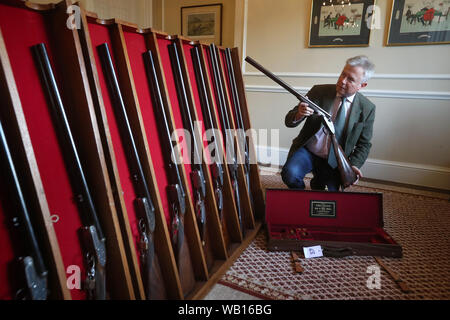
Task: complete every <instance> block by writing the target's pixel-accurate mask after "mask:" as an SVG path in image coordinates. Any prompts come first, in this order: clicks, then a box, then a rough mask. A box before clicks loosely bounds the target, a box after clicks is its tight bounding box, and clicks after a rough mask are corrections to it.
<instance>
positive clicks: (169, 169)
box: [142, 50, 195, 296]
mask: <svg viewBox="0 0 450 320" xmlns="http://www.w3.org/2000/svg"><path fill="white" fill-rule="evenodd" d="M142 56H143V59H144V64H145V69H146V73H147V81H148V84H149V87H150V92H151V97H152V101H153V110H154V112H155V117H156V122H157V126H158V134H159V135H160V139H159V141H160V143H161V144H162V149H163V151H166V152H163V157H164V165H165V169H166V170H165V172H166V175H167V178H168V182H169V185H168V186H167V188H166V191H167V196H168V200H169V207H170V210H171V218H172V222H171V239H172V246H173V248H174V251H175V259H176V261H177V265H178V273H179V275H180V282H181V287H182V290H183V293H184V295H185V296H186V295H187V294H189V292H191V291H192V289H193V288H194V285H195V277H194V274H193V269H192V262H191V258H190V252H189V247H188V245H187V241H186V235H185V232H184V216H185V213H186V192H185V190H184V188H183V181H182V179H181V173H180V171H179V168H178V163H179V162H178V159H179V156H178V153H177V152H176V150H175V146H174V145H173V141H172V135H171V126H170V124H169V118H168V114H169V110H168V102H167V100H166V99H165V98H163V95H162V91H161V85H160V82H159V78H158V73H157V71H156V66H155V60H154V58H153V53H152V51H151V50H149V51H146V52H144V53H143V55H142ZM166 108H167V109H166Z"/></svg>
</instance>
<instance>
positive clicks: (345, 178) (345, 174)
mask: <svg viewBox="0 0 450 320" xmlns="http://www.w3.org/2000/svg"><path fill="white" fill-rule="evenodd" d="M245 61H247V62H248V63H249V64H251V65H252V66H253V67H255V68H256V69H258V70H259V71H261V72H262V73H263V74H265V75H266V76H268V77H269V78H270V79H272V80H273V81H275V82H276V83H278V84H279V85H280V86H282V87H283V88H284V89H286V90H287V91H288V92H289V93H291V94H293V95H294V96H295V97H296V98H297V99H299V100H300V101H302V102H305V103H307V104H308V105H309V107H310V108H311V109H313V110H314V111H315V112H316V113H318V114H319V115H320V116H322V121H323V123H324V126H325V127H326V128H327V130H328V131H329V132H330V136H331V142H332V145H333V148H334V152H335V155H336V160H337V165H338V170H339V173H340V176H341V185H342V186H343V188H344V189H345V188H347V187H349V186H351V185H352V184H353V183H355V181H356V180H357V176H356V174H355V172H354V171H353V169H352V166H351V164H350V161H349V160H348V158H347V156H346V155H345V153H344V150H342V147H341V146H340V145H339V143H338V141H337V139H336V136H335V134H334V125H333V122H332V121H331V115H330V114H329V113H328V112H326V111H325V110H323V109H322V108H320V107H319V106H318V105H317V104H315V103H314V102H312V101H311V100H309V99H308V98H307V97H305V96H303V95H302V94H300V93H298V92H297V91H296V90H295V89H294V88H292V87H291V86H290V85H289V84H287V83H286V82H284V81H283V80H281V79H280V78H278V77H277V76H276V75H274V74H273V73H272V72H270V71H269V70H267V69H266V68H264V67H263V66H262V65H260V64H259V63H258V62H256V61H255V60H253V59H252V58H251V57H246V58H245Z"/></svg>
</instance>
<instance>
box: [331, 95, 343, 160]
mask: <svg viewBox="0 0 450 320" xmlns="http://www.w3.org/2000/svg"><path fill="white" fill-rule="evenodd" d="M346 99H347V98H346V97H341V103H340V107H339V106H338V107H339V109H338V110H337V115H336V118H335V119H334V121H333V122H334V132H335V136H336V139H337V141H338V143H339V144H340V145H341V146H342V142H343V137H344V132H343V131H344V126H345V108H344V102H345V100H346ZM333 118H334V117H333ZM328 164H329V165H330V167H332V168H333V169H335V168H336V167H337V161H336V156H335V153H334V148H333V146H332V145H330V152H329V153H328Z"/></svg>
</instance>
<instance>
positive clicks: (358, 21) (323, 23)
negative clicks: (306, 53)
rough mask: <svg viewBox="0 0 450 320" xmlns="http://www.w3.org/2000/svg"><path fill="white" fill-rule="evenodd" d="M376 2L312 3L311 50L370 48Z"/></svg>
mask: <svg viewBox="0 0 450 320" xmlns="http://www.w3.org/2000/svg"><path fill="white" fill-rule="evenodd" d="M374 4H375V0H312V4H311V21H310V28H309V43H308V47H350V46H366V47H367V46H369V38H370V28H371V24H372V20H373V18H374V17H375V14H374V13H375V10H374V7H375V6H374Z"/></svg>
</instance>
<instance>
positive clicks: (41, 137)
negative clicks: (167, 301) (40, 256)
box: [0, 5, 85, 299]
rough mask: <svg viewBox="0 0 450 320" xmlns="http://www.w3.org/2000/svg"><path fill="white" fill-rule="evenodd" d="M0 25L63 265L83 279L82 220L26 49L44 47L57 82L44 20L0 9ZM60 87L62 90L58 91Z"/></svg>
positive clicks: (74, 293) (74, 294)
mask: <svg viewBox="0 0 450 320" xmlns="http://www.w3.org/2000/svg"><path fill="white" fill-rule="evenodd" d="M0 24H1V29H2V32H3V36H4V39H5V43H6V47H7V50H8V53H9V59H10V61H11V66H12V69H13V73H14V78H15V81H16V84H17V89H18V92H19V96H20V99H21V102H22V107H23V112H24V114H25V119H26V122H27V126H28V130H29V133H30V136H31V142H32V145H33V149H34V152H35V156H36V160H37V164H38V167H39V171H40V175H41V179H42V183H43V186H44V191H45V195H46V197H47V201H48V205H49V208H50V213H51V214H52V215H58V216H59V221H58V222H57V223H55V224H54V225H53V226H54V228H55V232H56V236H57V238H58V243H59V246H60V249H61V254H62V258H63V261H64V265H65V267H66V268H67V267H68V266H70V265H77V266H79V267H80V269H81V271H82V277H84V263H83V258H82V252H81V248H80V242H79V239H78V235H77V230H78V229H79V228H80V227H81V220H80V217H79V213H78V210H77V206H76V204H75V202H74V200H73V197H74V195H73V193H72V190H71V186H70V182H69V177H68V175H67V172H66V168H65V165H64V161H63V157H62V153H61V150H60V147H59V144H58V140H57V133H56V132H55V129H54V127H53V123H52V119H51V115H50V113H49V107H48V106H47V102H46V99H45V95H44V91H43V88H42V86H41V82H40V77H39V74H38V71H37V69H36V67H35V63H34V59H33V57H32V54H31V50H30V47H31V46H33V45H35V44H38V43H41V42H43V43H45V45H46V47H47V51H48V54H49V56H50V61H51V64H52V66H53V70H54V72H55V76H56V78H57V79H58V78H61V75H59V76H60V77H58V68H57V66H56V65H55V63H54V59H53V57H52V50H51V48H52V47H51V46H52V45H57V44H56V43H54V41H52V39H51V38H50V37H49V33H48V29H47V27H48V26H47V25H46V23H45V21H44V16H43V15H41V14H40V13H37V12H33V11H30V10H24V9H19V8H14V7H8V6H5V5H0ZM59 87H61V86H59ZM71 294H72V298H73V299H84V298H85V294H84V292H83V291H81V290H77V289H73V290H71Z"/></svg>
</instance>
